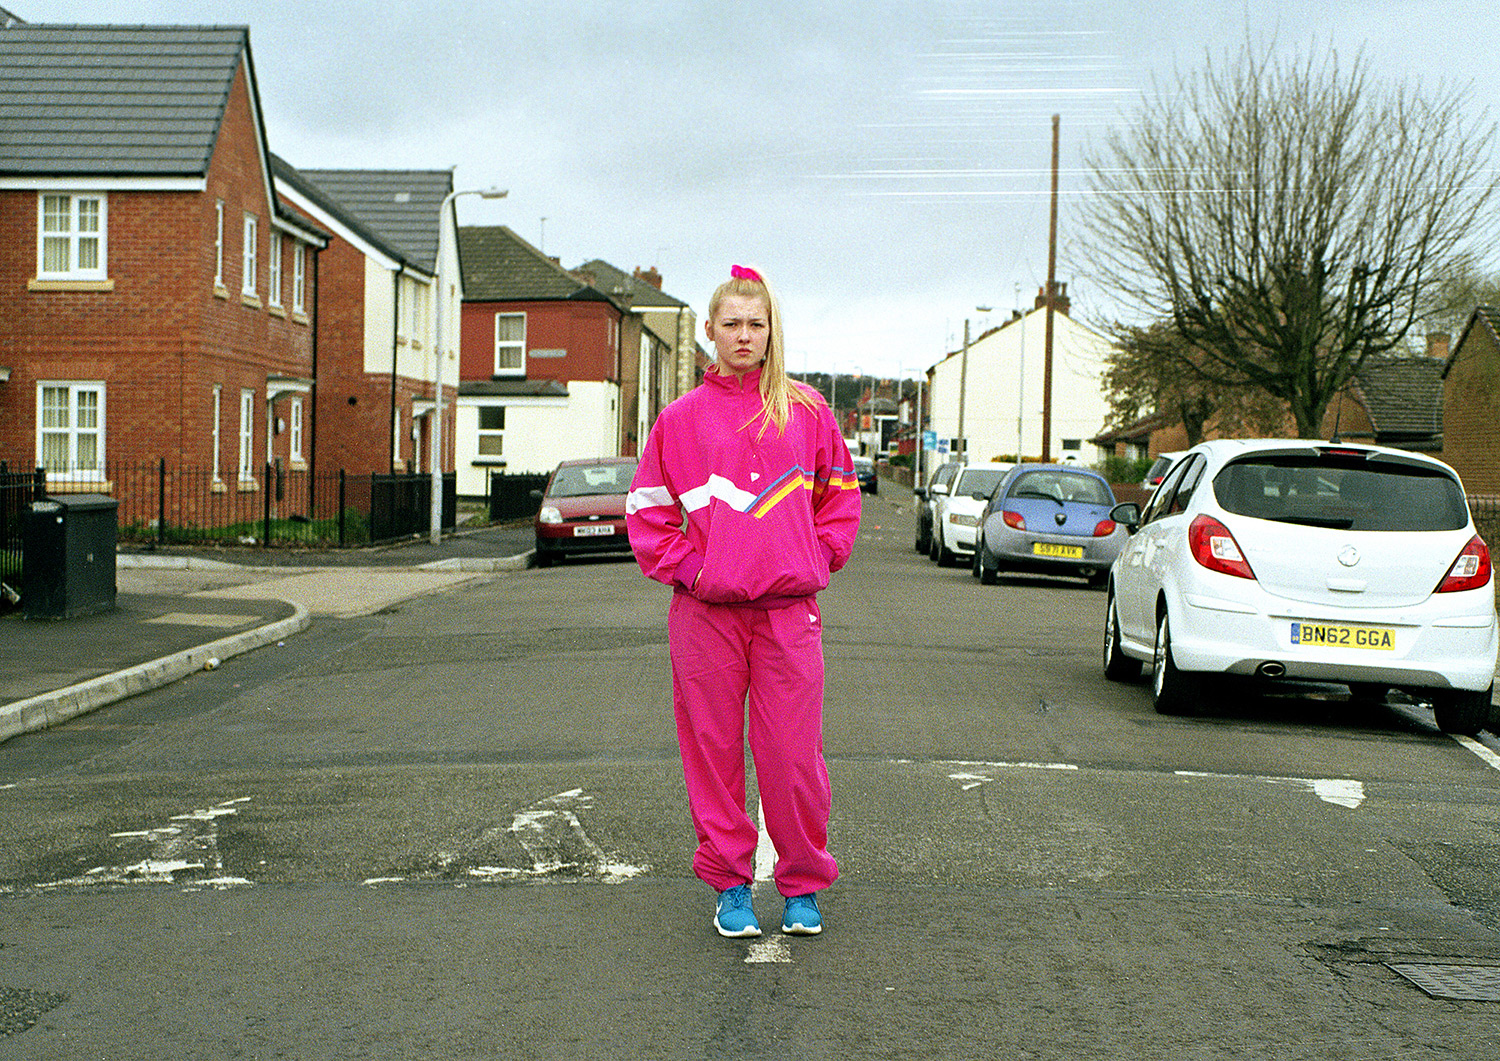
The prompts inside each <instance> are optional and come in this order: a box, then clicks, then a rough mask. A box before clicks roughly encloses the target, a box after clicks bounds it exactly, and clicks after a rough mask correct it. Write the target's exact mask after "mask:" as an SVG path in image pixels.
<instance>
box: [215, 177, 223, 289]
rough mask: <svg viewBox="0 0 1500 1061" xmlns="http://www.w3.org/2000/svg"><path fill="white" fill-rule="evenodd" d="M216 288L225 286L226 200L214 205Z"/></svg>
mask: <svg viewBox="0 0 1500 1061" xmlns="http://www.w3.org/2000/svg"><path fill="white" fill-rule="evenodd" d="M214 215H215V216H214V287H216V288H221V287H223V286H224V200H223V199H220V200H219V201H218V202H216V203H215V204H214Z"/></svg>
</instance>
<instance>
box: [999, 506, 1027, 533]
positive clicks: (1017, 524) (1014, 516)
mask: <svg viewBox="0 0 1500 1061" xmlns="http://www.w3.org/2000/svg"><path fill="white" fill-rule="evenodd" d="M1000 518H1001V519H1003V520H1005V525H1006V526H1007V527H1014V528H1015V529H1016V530H1025V529H1026V520H1025V519H1024V518H1022V516H1021V514H1020V513H1019V512H1012V511H1011V510H1010V509H1008V508H1007V509H1003V510H1001V512H1000Z"/></svg>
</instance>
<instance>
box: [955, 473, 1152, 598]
mask: <svg viewBox="0 0 1500 1061" xmlns="http://www.w3.org/2000/svg"><path fill="white" fill-rule="evenodd" d="M1114 506H1115V495H1114V492H1113V491H1112V490H1111V489H1110V488H1109V483H1108V481H1106V480H1105V478H1104V476H1102V475H1099V474H1098V473H1097V472H1092V471H1089V470H1087V469H1085V468H1076V467H1067V466H1063V465H1057V464H1020V465H1017V466H1016V467H1015V468H1013V469H1012V470H1011V471H1010V473H1009V474H1008V475H1007V476H1006V477H1005V479H1004V480H1003V481H1002V482H1001V483H1000V486H999V487H998V488H997V489H996V490H995V493H994V496H992V497H991V498H990V502H989V505H988V506H987V507H986V509H985V512H984V515H983V517H982V518H981V525H980V534H979V546H978V548H977V549H976V550H975V553H974V574H975V575H976V576H978V578H979V580H980V581H981V582H985V583H993V582H994V581H995V580H996V579H997V577H998V576H999V575H1000V574H1001V573H1002V572H1005V571H1015V572H1028V573H1031V574H1042V575H1065V576H1069V577H1072V578H1083V579H1087V580H1088V582H1089V584H1090V585H1094V586H1102V585H1103V584H1104V580H1105V579H1106V578H1107V577H1108V575H1109V568H1110V565H1111V564H1113V563H1114V562H1115V557H1117V556H1119V555H1120V549H1121V547H1122V546H1124V544H1125V539H1126V529H1125V528H1124V527H1122V526H1120V525H1119V524H1118V523H1117V522H1115V520H1114V519H1112V518H1111V517H1110V510H1111V509H1113V508H1114Z"/></svg>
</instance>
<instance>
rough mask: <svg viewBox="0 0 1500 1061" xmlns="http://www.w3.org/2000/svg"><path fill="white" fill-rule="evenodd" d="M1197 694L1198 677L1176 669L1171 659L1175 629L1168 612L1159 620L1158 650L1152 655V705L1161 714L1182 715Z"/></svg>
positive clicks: (1157, 632)
mask: <svg viewBox="0 0 1500 1061" xmlns="http://www.w3.org/2000/svg"><path fill="white" fill-rule="evenodd" d="M1197 694H1198V680H1197V678H1196V677H1195V676H1194V675H1192V674H1188V673H1185V672H1183V671H1180V670H1178V669H1177V664H1176V663H1175V662H1174V661H1173V659H1172V631H1171V629H1170V628H1169V627H1168V624H1167V613H1166V612H1162V613H1161V618H1160V619H1158V620H1157V622H1156V649H1155V651H1154V652H1152V654H1151V704H1152V706H1153V707H1155V708H1156V711H1157V713H1158V714H1162V715H1180V714H1182V713H1183V712H1184V711H1187V710H1188V709H1189V708H1191V707H1192V705H1193V703H1194V701H1195V700H1196V699H1197Z"/></svg>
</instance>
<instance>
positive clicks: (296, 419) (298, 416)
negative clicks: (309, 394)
mask: <svg viewBox="0 0 1500 1061" xmlns="http://www.w3.org/2000/svg"><path fill="white" fill-rule="evenodd" d="M289 415H290V416H291V420H292V428H291V431H292V437H291V454H290V456H291V459H292V460H294V461H300V460H301V459H302V399H301V398H293V399H292V405H291V410H290V413H289Z"/></svg>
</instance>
